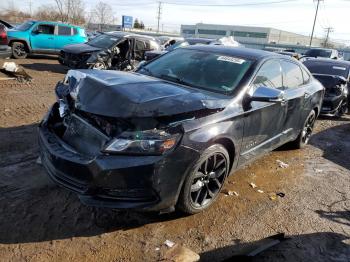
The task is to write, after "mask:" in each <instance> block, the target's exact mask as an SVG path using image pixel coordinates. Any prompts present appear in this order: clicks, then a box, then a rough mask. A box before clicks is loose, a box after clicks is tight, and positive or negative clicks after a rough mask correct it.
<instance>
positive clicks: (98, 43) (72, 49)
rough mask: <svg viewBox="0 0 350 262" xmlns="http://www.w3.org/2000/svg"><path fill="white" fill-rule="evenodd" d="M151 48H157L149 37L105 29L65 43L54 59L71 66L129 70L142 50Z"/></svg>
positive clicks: (141, 53) (139, 56)
mask: <svg viewBox="0 0 350 262" xmlns="http://www.w3.org/2000/svg"><path fill="white" fill-rule="evenodd" d="M151 50H160V45H159V44H158V42H157V41H156V40H155V39H154V38H153V37H149V36H143V35H137V34H131V33H126V32H108V33H101V34H100V35H98V36H96V37H94V38H93V39H91V40H90V41H88V42H87V43H84V44H74V45H68V46H65V47H64V48H63V50H61V52H60V55H59V57H58V61H59V62H60V64H62V65H66V66H68V67H69V68H71V69H115V70H122V71H130V70H134V69H135V68H136V67H137V65H138V63H139V62H140V61H142V60H144V57H145V52H146V51H151Z"/></svg>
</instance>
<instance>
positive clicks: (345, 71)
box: [304, 59, 350, 78]
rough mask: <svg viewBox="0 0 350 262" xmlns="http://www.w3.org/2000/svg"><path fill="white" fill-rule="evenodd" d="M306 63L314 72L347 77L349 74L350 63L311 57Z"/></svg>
mask: <svg viewBox="0 0 350 262" xmlns="http://www.w3.org/2000/svg"><path fill="white" fill-rule="evenodd" d="M304 65H305V66H306V67H307V69H309V71H310V72H311V73H312V74H321V75H336V76H342V77H345V78H347V76H348V75H349V69H350V65H342V64H339V63H327V62H323V63H322V62H319V61H316V59H312V60H311V59H310V60H307V61H305V62H304Z"/></svg>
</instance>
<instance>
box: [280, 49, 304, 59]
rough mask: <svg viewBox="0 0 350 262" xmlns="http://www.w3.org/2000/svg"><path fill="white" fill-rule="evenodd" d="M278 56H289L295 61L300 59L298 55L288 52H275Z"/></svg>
mask: <svg viewBox="0 0 350 262" xmlns="http://www.w3.org/2000/svg"><path fill="white" fill-rule="evenodd" d="M276 53H278V54H280V55H286V56H290V57H293V58H295V59H296V60H299V59H300V58H301V55H300V54H299V53H296V52H290V51H279V52H276Z"/></svg>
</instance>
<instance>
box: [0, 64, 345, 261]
mask: <svg viewBox="0 0 350 262" xmlns="http://www.w3.org/2000/svg"><path fill="white" fill-rule="evenodd" d="M3 61H4V60H0V64H1V63H2V62H3ZM16 62H18V63H19V64H21V65H23V66H24V67H25V68H26V70H27V71H28V73H29V74H30V75H32V77H33V82H32V83H30V84H23V83H18V82H16V81H13V80H12V81H0V97H1V103H0V200H1V201H0V211H1V214H2V215H1V216H0V257H1V260H3V261H72V260H74V261H96V260H100V261H101V260H103V261H157V260H159V259H160V258H161V256H162V254H163V253H164V252H165V250H166V247H165V246H164V245H163V242H164V241H165V240H166V239H169V240H172V241H174V242H176V243H179V244H181V245H184V246H186V247H188V248H190V249H192V250H194V251H195V252H197V253H199V254H200V255H201V258H202V261H221V260H224V259H227V258H229V257H230V256H232V255H234V254H241V253H242V252H244V250H246V249H247V248H252V247H254V246H256V245H259V244H260V243H261V241H260V240H261V239H263V238H265V237H268V236H270V235H274V234H277V233H285V234H286V236H287V237H288V239H287V240H286V241H284V242H282V243H281V244H279V245H277V246H275V247H273V248H271V249H269V250H268V251H265V252H263V253H262V254H260V255H259V256H257V257H255V258H254V259H253V261H310V260H312V261H350V171H349V170H350V161H349V155H350V136H349V133H350V122H349V120H350V117H345V118H343V119H337V120H332V119H321V120H318V121H317V125H316V133H315V135H314V136H313V137H312V140H311V142H310V145H309V146H307V147H306V148H305V149H303V150H296V151H289V150H283V149H279V150H276V151H274V152H272V153H270V154H269V155H267V156H265V157H263V158H261V159H259V160H258V161H256V162H254V163H253V164H251V165H249V166H247V167H245V168H243V169H241V170H239V171H237V172H236V173H235V174H234V175H232V176H230V177H229V179H228V181H227V183H226V185H225V188H224V192H227V191H228V190H233V191H236V192H237V193H238V194H239V195H238V196H226V194H225V193H222V194H221V195H220V197H219V199H218V200H217V202H216V203H215V204H214V205H213V206H212V207H211V208H209V210H207V211H205V212H203V213H201V214H197V215H193V216H187V217H184V216H181V215H180V214H177V213H173V214H165V215H157V214H152V213H146V214H144V213H134V212H116V211H111V210H103V209H96V208H90V207H86V206H83V205H82V204H81V203H80V202H79V200H78V198H77V197H76V195H75V194H73V193H70V192H68V191H66V190H65V189H61V188H59V187H57V186H55V185H54V184H53V183H51V182H50V181H49V180H48V178H47V176H46V174H45V171H44V170H43V168H42V167H41V166H40V165H38V164H36V159H37V157H38V146H37V141H36V140H37V130H36V128H37V124H38V121H40V119H41V118H42V116H43V115H44V113H45V112H46V111H47V109H48V108H49V106H50V105H51V104H52V103H53V102H54V100H55V96H54V92H53V89H54V86H55V84H56V82H57V81H58V80H61V79H62V78H63V76H64V73H65V71H66V70H65V69H64V68H63V67H62V66H61V65H59V64H58V63H57V61H56V60H55V58H50V57H34V58H30V59H26V60H16ZM276 160H282V161H283V162H285V163H287V164H288V165H289V167H287V168H281V167H279V165H278V163H277V161H276ZM251 182H253V183H255V184H256V185H257V186H258V188H257V189H261V190H262V191H264V193H258V192H257V189H253V188H252V187H250V185H249V184H250V183H251ZM276 192H283V193H284V194H285V196H284V197H277V199H276V200H271V199H270V197H269V194H272V193H276ZM156 248H160V250H156Z"/></svg>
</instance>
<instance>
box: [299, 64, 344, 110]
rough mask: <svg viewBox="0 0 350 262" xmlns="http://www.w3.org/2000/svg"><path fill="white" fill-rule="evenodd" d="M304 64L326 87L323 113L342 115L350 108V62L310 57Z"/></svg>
mask: <svg viewBox="0 0 350 262" xmlns="http://www.w3.org/2000/svg"><path fill="white" fill-rule="evenodd" d="M304 65H305V66H306V67H307V68H308V69H309V71H310V72H311V73H312V75H313V76H314V77H315V78H316V79H317V80H319V81H320V82H321V83H322V84H323V86H324V87H325V88H326V92H325V96H324V100H323V104H322V109H321V114H325V115H331V116H338V117H341V116H342V115H344V114H345V113H347V112H348V110H349V101H350V97H349V88H350V83H349V77H350V62H349V61H339V60H331V59H321V58H319V59H309V60H307V61H304Z"/></svg>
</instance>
